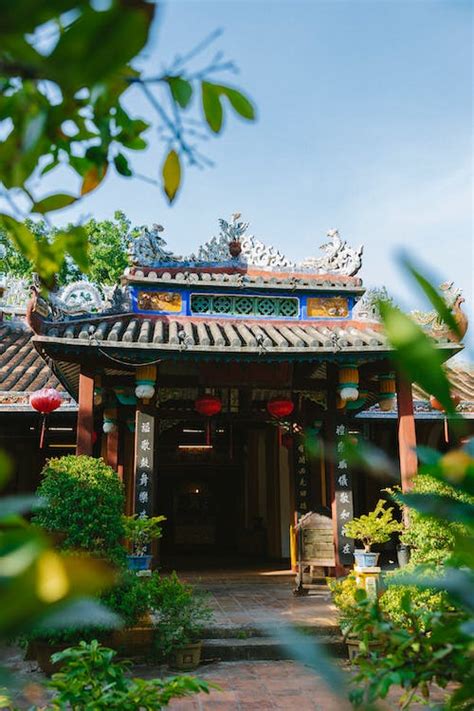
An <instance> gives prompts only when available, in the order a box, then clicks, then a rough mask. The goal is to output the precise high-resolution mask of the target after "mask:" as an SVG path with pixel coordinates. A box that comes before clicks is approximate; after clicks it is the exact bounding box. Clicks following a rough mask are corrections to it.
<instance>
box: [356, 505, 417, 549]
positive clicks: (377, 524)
mask: <svg viewBox="0 0 474 711" xmlns="http://www.w3.org/2000/svg"><path fill="white" fill-rule="evenodd" d="M386 505H387V502H386V501H384V500H383V499H380V500H379V501H378V502H377V505H376V507H375V509H374V510H373V511H371V512H370V513H368V514H363V515H362V516H360V517H359V518H353V519H352V520H351V521H348V522H347V523H346V525H345V527H344V528H345V534H346V536H348V537H349V538H356V539H357V540H359V541H362V543H363V545H364V549H365V550H366V551H370V549H371V547H372V546H373V545H374V544H375V543H386V542H387V541H388V540H390V536H391V535H392V533H396V532H398V531H401V530H402V528H403V526H402V524H401V523H399V522H398V521H396V520H395V519H394V518H393V514H392V512H393V506H390V507H389V508H386Z"/></svg>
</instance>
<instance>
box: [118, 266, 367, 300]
mask: <svg viewBox="0 0 474 711" xmlns="http://www.w3.org/2000/svg"><path fill="white" fill-rule="evenodd" d="M124 276H125V278H126V282H127V283H130V284H133V283H140V284H143V283H146V284H149V285H153V284H162V285H183V284H190V285H193V286H210V285H215V284H218V285H219V286H223V287H233V288H235V287H236V286H238V287H242V288H243V287H249V286H251V287H253V288H255V289H259V288H265V289H268V287H272V288H274V289H278V288H281V289H288V288H290V289H292V290H305V289H306V290H307V289H311V290H314V289H321V290H324V291H334V290H335V291H338V292H340V291H350V292H351V293H363V292H364V289H363V287H362V281H361V279H359V277H349V276H340V275H338V274H311V273H308V272H293V273H288V272H278V271H273V272H268V271H264V270H258V269H246V270H242V269H238V268H233V269H232V271H229V270H227V271H226V270H224V269H223V268H219V267H214V268H212V267H210V266H209V267H207V268H201V269H196V268H189V269H186V268H182V267H180V268H174V269H173V268H167V269H165V268H162V269H152V268H147V267H143V268H142V267H129V268H128V269H126V270H125V275H124Z"/></svg>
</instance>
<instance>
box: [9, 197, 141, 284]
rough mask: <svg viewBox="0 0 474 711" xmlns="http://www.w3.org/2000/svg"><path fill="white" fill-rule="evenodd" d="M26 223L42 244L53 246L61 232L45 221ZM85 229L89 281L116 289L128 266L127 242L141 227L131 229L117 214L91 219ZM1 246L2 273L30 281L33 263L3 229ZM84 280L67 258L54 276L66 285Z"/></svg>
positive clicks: (128, 223)
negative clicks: (109, 217)
mask: <svg viewBox="0 0 474 711" xmlns="http://www.w3.org/2000/svg"><path fill="white" fill-rule="evenodd" d="M25 224H26V225H27V227H28V229H30V230H31V232H32V233H33V234H34V235H35V239H36V240H37V241H39V242H41V241H47V242H48V243H51V242H52V241H53V239H54V235H55V234H57V233H58V228H55V227H51V228H49V227H48V226H47V225H46V223H45V222H44V221H40V222H34V221H33V220H30V219H28V220H26V222H25ZM83 229H84V230H85V234H86V236H87V243H88V257H89V270H88V279H89V281H91V282H93V283H95V284H97V285H98V286H101V285H105V286H107V285H108V286H114V285H115V284H117V283H118V282H119V280H120V277H121V275H122V274H123V272H124V270H125V268H126V267H127V265H128V259H127V249H128V242H129V239H133V237H134V236H135V235H136V234H138V228H136V227H133V228H132V227H131V225H130V221H129V220H128V219H127V218H126V217H125V215H124V213H123V212H120V211H117V212H115V215H114V219H113V220H94V219H91V220H88V221H87V222H86V223H84V225H83ZM0 246H3V248H4V251H5V256H4V257H3V258H0V273H6V274H10V275H12V276H15V277H21V278H24V279H27V280H29V279H31V277H32V272H33V270H34V267H35V265H34V263H33V261H32V260H30V259H27V257H25V256H24V254H23V253H22V252H21V251H20V250H19V249H18V248H17V247H16V246H15V245H14V244H13V243H12V242H11V241H10V240H9V239H8V237H7V234H6V232H5V231H4V230H1V229H0ZM81 278H83V274H82V272H81V271H80V270H79V269H78V268H77V266H76V265H75V264H74V262H73V261H72V260H71V259H70V258H68V257H66V259H65V260H64V262H63V263H62V265H61V269H60V271H59V273H57V274H56V275H55V284H56V285H57V286H63V285H64V284H68V283H69V282H72V281H78V280H79V279H81Z"/></svg>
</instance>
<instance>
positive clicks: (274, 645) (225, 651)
mask: <svg viewBox="0 0 474 711" xmlns="http://www.w3.org/2000/svg"><path fill="white" fill-rule="evenodd" d="M318 643H319V644H320V645H322V647H323V648H324V650H325V651H326V652H327V653H328V655H330V656H332V657H339V658H341V657H342V658H345V659H347V650H346V645H345V644H344V642H343V641H342V638H341V637H340V636H338V637H336V636H333V635H327V636H324V637H323V636H320V637H318ZM314 644H315V643H314V641H313V640H311V639H308V640H305V641H304V642H302V643H301V645H300V647H299V648H300V649H302V650H304V648H305V647H306V648H307V650H308V653H310V652H311V650H312V649H314ZM202 645H203V646H202V658H203V661H211V660H212V661H217V660H219V661H223V662H231V661H243V660H261V661H264V660H277V659H278V660H280V659H292V658H293V656H294V655H292V654H291V652H289V651H288V650H287V649H285V648H284V647H282V646H281V644H280V642H279V640H278V639H276V638H273V637H250V638H248V639H238V638H235V637H234V638H229V637H228V638H221V639H204V640H203V643H202Z"/></svg>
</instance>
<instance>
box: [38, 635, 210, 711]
mask: <svg viewBox="0 0 474 711" xmlns="http://www.w3.org/2000/svg"><path fill="white" fill-rule="evenodd" d="M115 654H116V653H115V652H114V651H113V650H112V649H108V648H107V647H102V646H101V645H100V644H99V643H98V642H97V640H94V641H92V642H91V643H90V644H87V643H86V642H81V643H80V644H79V645H78V646H77V647H73V648H71V649H66V650H64V652H58V653H57V654H53V655H52V660H53V662H63V668H62V670H61V671H60V672H59V673H58V674H54V675H53V677H52V679H51V681H50V682H49V683H48V687H49V688H50V689H52V690H53V691H54V692H55V696H54V697H53V699H52V706H51V708H53V709H58V710H59V709H91V710H92V709H93V710H94V711H109V710H115V711H133V710H134V709H157V710H158V709H161V708H163V707H164V706H168V703H169V701H170V700H171V699H173V698H178V697H183V696H189V695H191V694H197V693H199V692H200V691H204V692H205V693H209V685H208V684H206V683H205V682H204V681H201V680H199V679H195V678H192V677H188V676H176V677H172V678H170V679H164V680H162V679H151V680H145V679H131V678H129V677H128V676H127V673H126V672H127V670H128V664H127V662H115V661H114V657H115Z"/></svg>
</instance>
